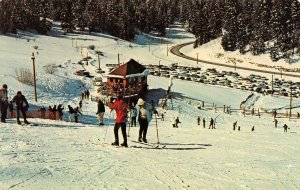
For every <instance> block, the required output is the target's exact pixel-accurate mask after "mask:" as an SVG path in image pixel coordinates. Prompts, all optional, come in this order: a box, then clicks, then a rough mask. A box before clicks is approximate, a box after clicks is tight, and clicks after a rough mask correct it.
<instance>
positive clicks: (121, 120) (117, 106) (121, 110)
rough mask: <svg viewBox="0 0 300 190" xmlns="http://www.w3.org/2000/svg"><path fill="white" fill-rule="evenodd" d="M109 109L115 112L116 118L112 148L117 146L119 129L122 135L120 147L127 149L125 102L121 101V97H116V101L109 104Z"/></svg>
mask: <svg viewBox="0 0 300 190" xmlns="http://www.w3.org/2000/svg"><path fill="white" fill-rule="evenodd" d="M109 108H110V109H111V110H116V114H117V118H116V123H115V127H114V134H115V142H113V143H112V145H114V146H119V135H118V131H119V128H120V127H121V130H122V135H123V139H124V142H123V143H122V144H121V146H124V147H128V144H127V135H126V121H127V113H128V110H129V106H128V104H127V103H126V101H125V100H124V99H123V96H121V95H120V96H118V99H117V100H116V101H115V102H112V103H110V104H109Z"/></svg>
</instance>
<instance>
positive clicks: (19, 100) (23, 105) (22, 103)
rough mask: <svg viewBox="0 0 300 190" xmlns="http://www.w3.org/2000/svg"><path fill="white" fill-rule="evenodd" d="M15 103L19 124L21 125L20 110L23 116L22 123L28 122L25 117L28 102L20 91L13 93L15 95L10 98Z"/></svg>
mask: <svg viewBox="0 0 300 190" xmlns="http://www.w3.org/2000/svg"><path fill="white" fill-rule="evenodd" d="M12 101H13V102H14V103H15V104H16V108H17V122H18V124H19V125H21V122H20V111H21V112H22V115H23V118H24V123H25V124H30V123H29V122H28V121H27V119H26V111H27V110H28V108H29V104H28V102H27V100H26V98H25V96H24V95H22V92H21V91H18V92H17V95H15V97H14V98H13V100H12Z"/></svg>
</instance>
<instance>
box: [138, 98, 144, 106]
mask: <svg viewBox="0 0 300 190" xmlns="http://www.w3.org/2000/svg"><path fill="white" fill-rule="evenodd" d="M144 103H145V102H144V100H143V99H142V98H139V99H138V101H137V105H138V106H142V105H144Z"/></svg>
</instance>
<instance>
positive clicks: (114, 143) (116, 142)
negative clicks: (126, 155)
mask: <svg viewBox="0 0 300 190" xmlns="http://www.w3.org/2000/svg"><path fill="white" fill-rule="evenodd" d="M111 145H113V146H119V142H118V141H115V142H113V143H111Z"/></svg>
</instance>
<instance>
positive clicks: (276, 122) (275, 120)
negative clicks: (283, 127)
mask: <svg viewBox="0 0 300 190" xmlns="http://www.w3.org/2000/svg"><path fill="white" fill-rule="evenodd" d="M274 123H275V128H277V124H278V120H277V119H274Z"/></svg>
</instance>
